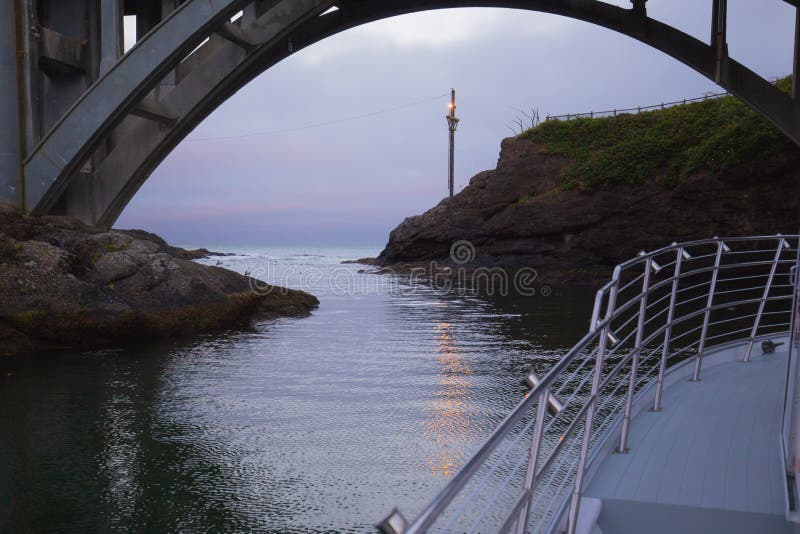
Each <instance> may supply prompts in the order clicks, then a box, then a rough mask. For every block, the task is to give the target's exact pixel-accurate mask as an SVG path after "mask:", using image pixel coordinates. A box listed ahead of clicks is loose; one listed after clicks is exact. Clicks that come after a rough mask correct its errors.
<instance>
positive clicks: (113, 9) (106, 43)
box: [100, 0, 124, 76]
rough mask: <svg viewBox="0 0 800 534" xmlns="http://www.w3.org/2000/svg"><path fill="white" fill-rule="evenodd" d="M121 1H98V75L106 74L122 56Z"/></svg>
mask: <svg viewBox="0 0 800 534" xmlns="http://www.w3.org/2000/svg"><path fill="white" fill-rule="evenodd" d="M123 11H124V6H123V0H100V75H101V76H102V75H103V74H105V73H107V72H108V71H109V70H111V68H112V67H113V66H114V64H115V63H116V62H117V61H118V60H119V57H120V56H121V55H122V50H123V47H124V43H123V39H122V34H123V28H122V16H123V15H122V13H123Z"/></svg>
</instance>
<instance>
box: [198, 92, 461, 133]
mask: <svg viewBox="0 0 800 534" xmlns="http://www.w3.org/2000/svg"><path fill="white" fill-rule="evenodd" d="M447 95H448V93H442V94H441V95H436V96H432V97H430V98H425V99H422V100H415V101H413V102H409V103H407V104H402V105H400V106H392V107H388V108H383V109H379V110H376V111H371V112H369V113H362V114H360V115H353V116H350V117H342V118H339V119H333V120H329V121H325V122H318V123H314V124H306V125H305V126H296V127H293V128H283V129H280V130H266V131H261V132H249V133H242V134H234V135H220V136H210V137H189V138H187V139H186V141H222V140H227V139H245V138H248V137H259V136H265V135H277V134H282V133H290V132H299V131H302V130H310V129H312V128H321V127H323V126H332V125H334V124H342V123H345V122H352V121H356V120H361V119H366V118H369V117H375V116H377V115H383V114H385V113H391V112H394V111H400V110H403V109H407V108H411V107H414V106H419V105H421V104H427V103H428V102H432V101H434V100H438V99H440V98H444V97H446V96H447Z"/></svg>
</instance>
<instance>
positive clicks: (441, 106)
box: [117, 0, 795, 246]
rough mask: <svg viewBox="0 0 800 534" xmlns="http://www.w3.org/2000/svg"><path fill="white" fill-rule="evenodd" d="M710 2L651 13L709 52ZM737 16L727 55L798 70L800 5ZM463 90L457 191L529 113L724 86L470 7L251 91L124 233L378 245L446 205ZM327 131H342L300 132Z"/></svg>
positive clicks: (147, 197) (658, 57)
mask: <svg viewBox="0 0 800 534" xmlns="http://www.w3.org/2000/svg"><path fill="white" fill-rule="evenodd" d="M610 3H613V4H616V5H621V6H629V5H630V3H629V1H628V0H615V1H613V2H610ZM698 4H702V5H703V7H702V8H700V7H698ZM710 4H711V3H710V2H698V1H697V0H650V1H649V2H648V13H649V14H650V15H651V16H653V17H656V18H658V19H660V20H663V21H665V22H669V23H670V24H673V25H675V26H677V27H678V28H680V29H682V30H684V31H686V32H688V33H690V34H692V35H695V36H697V37H699V38H702V39H703V40H706V39H708V35H709V32H710V26H711V23H710V16H711V15H710ZM729 11H730V13H729V30H728V31H729V41H730V54H731V56H732V57H734V58H736V59H737V60H739V61H741V62H743V63H744V64H746V65H747V66H749V67H750V68H752V69H754V70H755V71H756V72H758V73H760V74H762V75H764V76H769V77H774V76H781V75H785V74H787V73H789V72H790V71H791V62H792V54H791V49H792V42H793V36H794V17H795V9H794V8H792V7H791V6H789V5H788V4H787V3H785V2H783V1H782V0H729ZM451 87H454V88H455V89H456V90H457V92H458V116H459V117H460V118H461V119H462V120H461V124H460V126H459V131H458V134H457V147H456V158H457V160H456V184H457V186H456V188H457V189H460V188H461V187H463V185H465V184H466V183H468V181H469V178H470V177H471V176H473V175H474V174H476V173H478V172H480V171H482V170H485V169H490V168H494V166H495V164H496V162H497V156H498V152H499V147H500V142H501V141H502V139H503V138H504V137H508V136H510V135H511V130H510V129H509V126H510V125H513V122H514V119H515V118H516V117H517V116H518V115H519V112H518V111H517V110H518V109H525V110H529V109H530V108H532V107H535V108H538V109H539V112H540V114H541V115H542V116H544V115H546V114H548V113H549V114H562V113H568V112H569V113H575V112H584V111H591V110H602V109H614V108H625V107H635V106H638V105H649V104H656V103H660V102H663V101H673V100H680V99H683V98H684V97H689V98H691V97H695V96H702V95H703V94H705V93H707V92H717V91H719V88H718V87H717V86H716V85H715V84H713V83H712V82H710V81H708V80H707V79H705V78H703V77H702V76H700V75H699V74H697V73H695V72H694V71H692V70H691V69H689V68H688V67H685V66H684V65H682V64H681V63H678V62H677V61H675V60H673V59H671V58H669V57H667V56H665V55H663V54H661V53H660V52H657V51H655V50H653V49H650V48H649V47H647V46H645V45H643V44H641V43H639V42H637V41H634V40H632V39H630V38H628V37H625V36H622V35H619V34H616V33H614V32H611V31H609V30H606V29H602V28H598V27H595V26H592V25H589V24H586V23H583V22H578V21H573V20H571V19H566V18H563V17H557V16H553V15H545V14H540V13H532V12H526V11H514V10H505V9H476V8H470V9H457V10H442V11H436V12H428V13H420V14H415V15H406V16H403V17H397V18H393V19H388V20H384V21H380V22H376V23H372V24H369V25H366V26H362V27H360V28H356V29H353V30H350V31H347V32H345V33H342V34H339V35H337V36H334V37H331V38H329V39H327V40H325V41H322V42H320V43H318V44H316V45H314V46H311V47H309V48H308V49H305V50H303V51H300V52H298V53H297V54H295V55H293V56H292V57H290V58H288V59H287V60H285V61H284V62H282V63H280V64H278V65H277V66H276V67H274V68H272V69H270V70H269V71H267V72H265V73H264V74H262V75H261V76H260V77H259V78H257V79H256V80H254V81H253V82H251V83H250V84H249V85H248V86H246V87H245V88H244V89H242V90H241V91H240V92H239V93H238V94H236V95H235V96H234V97H233V98H231V99H230V100H228V101H227V102H226V103H225V104H224V105H222V106H221V107H220V108H219V109H218V110H216V111H215V112H214V113H213V114H212V115H211V116H209V117H208V118H207V119H206V120H205V121H204V122H203V123H202V124H201V125H200V126H199V127H198V128H197V129H196V130H195V131H194V132H193V133H192V134H191V135H190V136H189V137H188V138H187V139H186V140H185V141H184V142H183V143H181V145H180V146H178V148H177V149H176V150H175V151H174V152H173V153H172V154H171V155H170V156H169V157H168V158H167V159H166V160H165V161H164V163H163V164H162V165H161V166H160V167H159V168H158V169H157V170H156V171H155V172H154V173H153V175H152V176H151V177H150V179H149V180H148V181H147V183H145V185H144V186H143V187H142V189H141V190H140V191H139V193H138V194H137V195H136V197H135V198H134V199H133V201H132V202H131V203H130V205H129V206H128V207H127V209H126V210H125V211H124V213H123V214H122V216H121V217H120V219H119V221H118V222H117V227H119V228H143V229H146V230H149V231H153V232H156V233H158V234H160V235H162V236H163V237H165V238H166V239H167V240H169V241H171V242H174V243H181V244H195V245H209V246H213V245H215V244H217V245H236V244H252V245H356V244H364V245H381V244H383V243H385V242H386V240H387V238H388V234H389V231H390V230H391V229H392V228H394V227H395V226H396V225H397V224H399V223H400V222H401V221H402V220H403V219H404V218H405V217H407V216H410V215H414V214H418V213H422V212H423V211H425V210H427V209H428V208H430V207H432V206H434V205H435V204H436V203H438V202H439V201H440V200H441V199H442V198H443V197H444V196H445V195H446V194H447V135H448V134H447V125H446V121H445V118H444V115H445V113H446V111H447V100H448V98H447V97H446V96H444V95H445V94H446V93H448V92H449V90H450V88H451ZM398 107H402V109H396V108H398ZM392 108H394V110H393V111H385V112H382V113H376V114H374V115H371V116H369V117H365V118H361V119H358V120H349V121H343V122H337V121H338V120H339V119H344V118H350V117H354V116H359V115H366V114H372V113H373V112H379V111H384V110H388V109H392ZM326 122H335V124H331V125H327V126H321V127H314V128H305V129H300V128H302V127H304V126H307V125H315V124H320V123H326ZM286 130H290V131H286ZM276 132H278V133H276ZM251 134H255V135H251ZM243 135H246V136H247V137H238V138H237V137H236V136H243ZM226 136H227V137H232V138H230V139H218V138H219V137H226ZM209 138H214V139H209Z"/></svg>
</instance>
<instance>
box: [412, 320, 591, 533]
mask: <svg viewBox="0 0 800 534" xmlns="http://www.w3.org/2000/svg"><path fill="white" fill-rule="evenodd" d="M603 322H605V321H603ZM596 335H597V333H596V332H590V333H588V334H586V335H585V336H584V337H583V339H581V341H579V342H578V344H577V345H575V346H574V347H572V349H570V351H569V352H568V353H567V355H566V356H565V357H564V358H563V359H562V360H561V361H559V362H558V363H557V364H556V365H554V366H553V368H552V369H551V370H550V371H549V372H548V373H547V374H545V376H544V377H543V378H542V379H541V381H540V382H539V385H538V386H536V387H535V388H533V389H532V390H531V392H530V394H529V395H528V397H526V398H524V399H522V400H521V401H520V402H519V403H518V404H517V406H516V407H514V409H513V410H512V411H511V413H510V414H509V415H508V416H506V418H505V419H504V420H503V422H501V423H500V425H498V427H497V428H496V429H495V431H494V432H493V433H492V435H491V436H489V438H487V440H486V441H485V442H484V443H483V445H482V446H481V448H480V449H478V451H477V452H476V453H475V454H474V455H473V457H472V458H471V459H470V460H469V461H467V463H466V464H464V467H462V468H461V470H460V471H459V472H458V473H456V475H455V476H454V477H453V478H452V479H451V480H450V482H449V483H448V484H447V485H446V486H445V487H444V489H442V491H441V492H440V493H439V494H438V495H437V496H436V497H435V498H434V500H433V501H432V502H431V503H430V504H429V505H428V506H427V507H425V509H424V510H423V511H422V512H421V513H420V515H419V516H417V518H416V519H415V520H414V521H413V522H412V523H411V524H410V525H409V526H408V528H407V529H406V530H405V533H407V534H415V533H418V532H425V531H426V529H427V528H428V527H429V526H430V525H431V524H432V523H433V522H434V521H435V520H436V518H437V517H438V516H439V514H440V513H441V512H442V511H443V510H444V508H446V507H447V505H448V504H449V502H450V501H451V500H452V498H453V497H455V495H456V494H458V492H459V491H461V488H462V487H463V486H464V485H465V484H466V482H467V481H468V480H469V478H470V477H471V476H472V475H473V474H474V473H475V471H477V470H478V469H479V468H480V466H481V465H482V464H483V462H484V460H485V459H486V458H487V457H488V456H489V455H490V454H491V453H492V452H494V450H495V449H496V448H497V446H498V445H499V441H500V440H501V439H502V437H504V436H505V435H506V434H507V433H508V431H510V430H511V428H513V426H514V425H515V424H517V423H518V422H519V420H520V419H521V418H522V416H523V415H524V414H525V413H527V411H528V410H529V409H530V408H531V404H532V403H533V402H534V401H535V400H537V398H538V396H539V395H541V393H542V391H544V389H545V388H546V387H548V386H550V385H551V384H552V382H553V381H554V380H555V378H556V377H557V376H558V375H559V374H560V373H561V372H562V371H563V370H564V368H565V367H566V366H567V365H569V363H571V362H572V360H573V359H574V358H575V356H576V354H579V353H580V352H581V351H583V350H584V349H585V348H586V347H587V346H588V345H589V343H591V341H593V340H594V338H595V337H596Z"/></svg>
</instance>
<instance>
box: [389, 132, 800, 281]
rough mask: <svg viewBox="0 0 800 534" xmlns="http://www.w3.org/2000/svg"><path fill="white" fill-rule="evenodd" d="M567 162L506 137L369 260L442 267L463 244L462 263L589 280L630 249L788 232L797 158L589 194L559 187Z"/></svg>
mask: <svg viewBox="0 0 800 534" xmlns="http://www.w3.org/2000/svg"><path fill="white" fill-rule="evenodd" d="M569 164H570V161H569V160H568V159H566V158H564V157H562V156H558V155H553V154H548V153H547V152H546V151H544V150H543V148H542V147H541V146H540V145H538V144H536V143H534V142H533V141H530V140H528V139H522V138H512V139H506V140H505V141H504V142H503V145H502V150H501V153H500V160H499V162H498V165H497V169H495V170H492V171H485V172H482V173H480V174H478V175H476V176H475V177H473V178H472V180H470V184H469V185H468V186H467V187H466V188H464V190H463V191H461V192H460V193H459V194H458V195H456V196H455V197H453V198H452V199H451V198H446V199H444V200H442V201H441V202H440V203H439V204H438V205H437V206H436V207H434V208H432V209H431V210H429V211H427V212H426V213H424V214H423V215H418V216H414V217H409V218H408V219H406V220H405V221H403V222H402V223H401V224H400V225H399V226H398V227H397V228H396V229H395V230H393V231H392V233H391V235H390V237H389V243H388V244H387V245H386V248H385V249H384V250H383V252H381V254H380V256H379V257H378V259H377V262H376V263H377V264H378V265H382V266H393V265H397V264H401V263H408V262H413V263H417V264H420V263H422V262H430V261H437V262H440V263H442V264H445V265H447V264H452V262H450V261H449V260H448V257H449V254H450V248H451V246H452V244H453V243H454V242H456V241H459V240H467V241H470V242H471V243H472V244H473V245H474V248H475V259H474V261H473V262H471V263H470V265H469V266H473V267H478V266H496V267H502V268H507V269H515V268H520V267H533V268H535V269H537V270H539V272H540V274H542V275H543V276H544V277H546V278H550V279H551V280H556V281H557V280H563V281H567V280H569V281H587V282H593V281H595V280H596V279H597V278H598V277H606V276H608V275H609V274H610V268H611V267H612V266H613V265H616V264H617V263H620V262H622V261H624V260H626V259H628V258H630V257H632V256H634V255H636V253H638V252H639V251H640V250H653V249H657V248H660V247H663V246H666V245H668V244H670V243H672V242H673V241H686V240H692V239H703V238H709V237H713V236H715V235H719V236H733V235H752V234H775V233H778V232H780V233H787V234H788V233H791V234H793V233H796V232H797V231H798V213H799V209H800V160H799V158H798V157H797V156H785V157H783V158H782V159H775V160H771V161H756V162H752V163H750V164H747V165H743V166H741V167H738V168H736V169H734V170H733V171H728V172H727V173H725V174H724V175H715V174H709V173H704V174H699V175H696V176H691V177H689V178H688V179H686V180H683V181H682V182H681V183H679V184H678V185H677V186H671V187H665V186H662V185H659V183H658V182H659V177H658V176H653V177H648V178H647V179H646V180H643V182H642V183H640V184H635V185H625V186H617V187H614V188H610V189H607V190H597V191H589V192H586V191H579V190H568V191H567V190H563V189H562V188H561V187H559V184H558V176H559V174H560V173H561V171H562V170H563V169H564V168H565V167H566V166H568V165H569Z"/></svg>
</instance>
